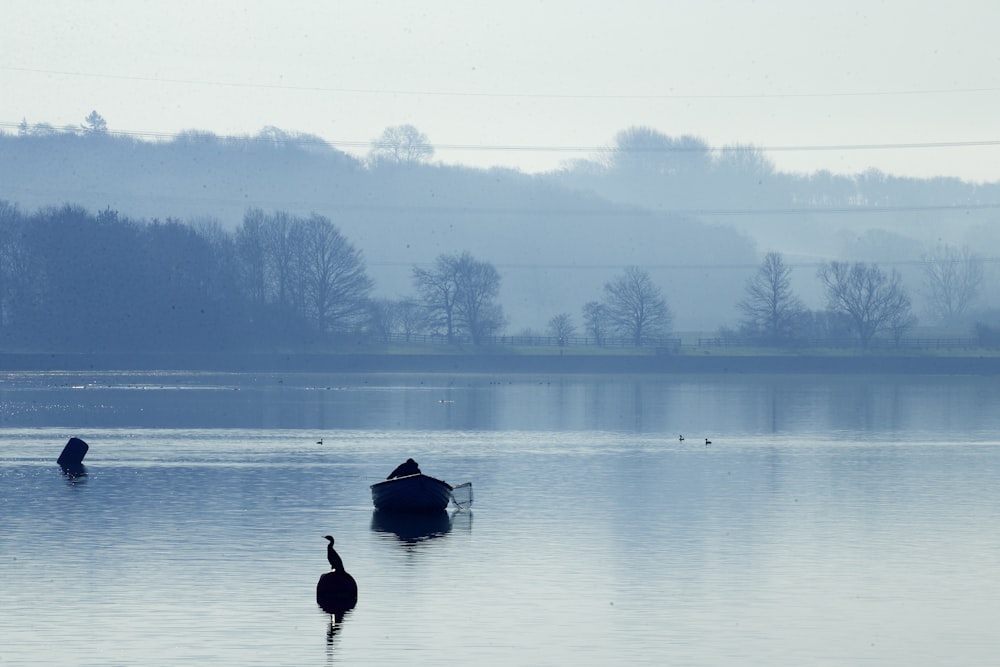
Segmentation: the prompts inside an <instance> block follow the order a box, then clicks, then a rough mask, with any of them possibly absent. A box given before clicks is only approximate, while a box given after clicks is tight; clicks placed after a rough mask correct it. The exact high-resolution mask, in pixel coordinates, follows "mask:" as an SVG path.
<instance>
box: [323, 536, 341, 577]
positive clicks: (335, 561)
mask: <svg viewBox="0 0 1000 667" xmlns="http://www.w3.org/2000/svg"><path fill="white" fill-rule="evenodd" d="M324 537H326V539H328V540H330V543H329V544H328V545H326V559H327V560H328V561H330V569H331V570H337V571H338V572H343V571H344V561H343V560H341V558H340V554H338V553H337V550H336V549H334V548H333V535H325V536H324Z"/></svg>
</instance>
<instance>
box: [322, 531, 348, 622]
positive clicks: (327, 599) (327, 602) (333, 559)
mask: <svg viewBox="0 0 1000 667" xmlns="http://www.w3.org/2000/svg"><path fill="white" fill-rule="evenodd" d="M324 537H325V538H326V539H327V540H329V541H330V543H329V544H328V545H327V546H326V559H327V560H328V561H330V567H331V568H332V569H331V570H330V571H329V572H324V573H323V574H322V576H320V578H319V581H318V582H317V583H316V604H318V605H319V606H320V608H322V609H323V611H325V612H328V613H330V614H333V615H334V616H335V617H336V618H337V619H338V620H339V619H340V618H342V617H343V614H344V612H346V611H347V610H348V609H353V608H354V605H356V604H357V603H358V582H356V581H355V580H354V577H352V576H351V575H350V574H348V572H347V570H345V569H344V561H342V560H341V559H340V554H338V553H337V550H336V549H334V548H333V535H324Z"/></svg>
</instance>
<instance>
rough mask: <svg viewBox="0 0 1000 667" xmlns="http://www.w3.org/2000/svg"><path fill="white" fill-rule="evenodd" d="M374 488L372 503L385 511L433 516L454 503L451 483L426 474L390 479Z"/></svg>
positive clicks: (372, 487)
mask: <svg viewBox="0 0 1000 667" xmlns="http://www.w3.org/2000/svg"><path fill="white" fill-rule="evenodd" d="M371 489H372V503H374V505H375V509H377V510H379V511H382V512H402V513H409V514H431V513H434V512H442V511H444V509H445V508H446V507H448V503H449V502H450V501H451V484H448V482H444V481H442V480H440V479H435V478H434V477H430V476H428V475H423V474H417V475H407V476H405V477H396V478H393V479H387V480H385V481H383V482H378V483H377V484H372V486H371Z"/></svg>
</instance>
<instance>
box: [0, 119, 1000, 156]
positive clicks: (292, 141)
mask: <svg viewBox="0 0 1000 667" xmlns="http://www.w3.org/2000/svg"><path fill="white" fill-rule="evenodd" d="M22 127H23V121H22V122H11V121H0V129H8V130H19V129H21V128H22ZM30 127H32V126H29V128H30ZM53 132H54V134H57V135H58V134H68V133H67V132H60V131H58V130H56V129H55V128H53ZM107 134H108V135H110V136H118V137H127V138H132V139H153V140H156V141H166V140H176V139H180V138H182V137H194V138H195V139H197V137H198V136H199V135H200V134H204V135H205V136H207V137H211V138H213V139H217V140H219V141H223V142H227V141H228V142H233V141H237V142H238V141H243V142H246V141H257V142H261V143H282V144H289V145H293V146H326V147H333V148H370V147H371V145H372V142H371V141H361V140H351V139H334V140H327V139H322V138H320V137H314V136H309V135H306V136H301V135H299V136H296V135H289V136H286V137H282V138H280V139H275V138H273V137H268V136H261V135H256V136H251V135H242V136H240V135H216V134H212V133H209V132H206V133H200V132H199V131H191V132H154V131H150V130H109V131H108V132H107ZM429 145H430V146H431V147H432V148H433V149H434V150H435V151H487V152H494V151H503V152H534V153H651V154H656V153H732V152H742V151H746V150H748V149H750V150H757V151H761V152H766V153H777V152H810V151H858V150H868V151H870V150H908V149H938V148H976V147H989V146H1000V139H981V140H971V141H937V142H933V141H920V142H917V141H915V142H904V143H892V144H870V143H869V144H808V145H801V146H790V145H783V146H781V145H779V146H757V145H753V144H749V145H745V146H742V145H726V146H707V145H701V146H653V147H615V146H543V145H532V144H508V145H502V144H447V143H436V144H429Z"/></svg>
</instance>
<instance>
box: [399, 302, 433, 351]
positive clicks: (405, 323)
mask: <svg viewBox="0 0 1000 667" xmlns="http://www.w3.org/2000/svg"><path fill="white" fill-rule="evenodd" d="M396 325H397V326H398V327H399V333H401V334H403V339H404V340H405V341H406V342H410V337H411V336H413V335H415V334H418V333H420V332H421V331H424V329H425V328H426V327H427V311H426V310H425V309H424V307H423V306H421V305H420V304H419V303H417V301H416V300H415V299H411V298H409V297H405V298H402V299H399V300H398V301H397V302H396Z"/></svg>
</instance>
